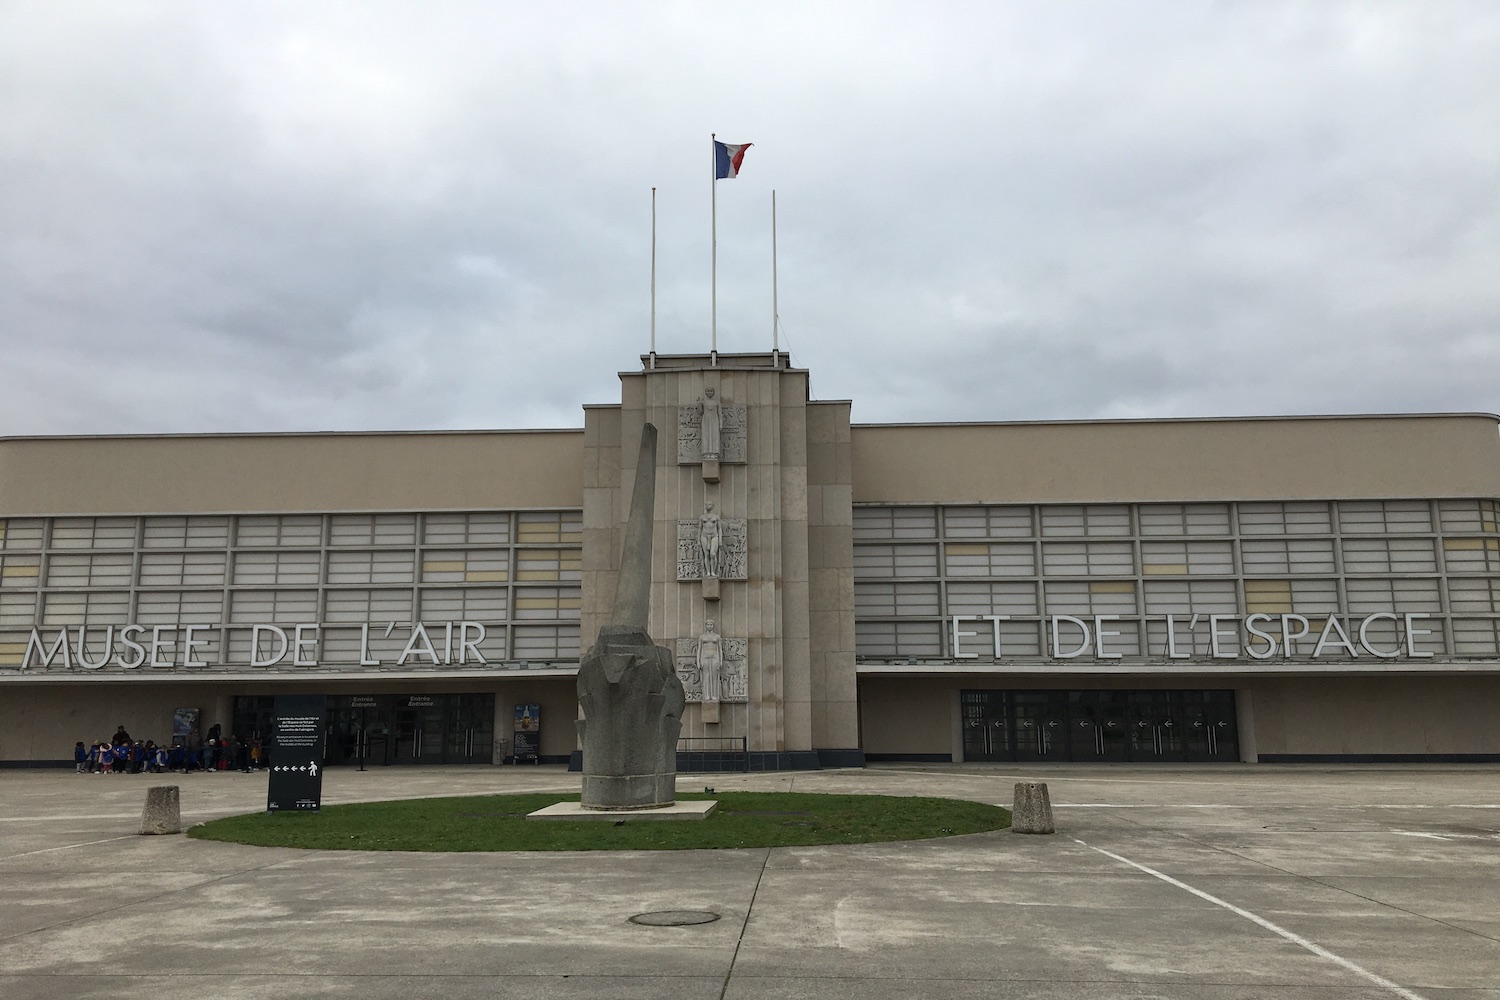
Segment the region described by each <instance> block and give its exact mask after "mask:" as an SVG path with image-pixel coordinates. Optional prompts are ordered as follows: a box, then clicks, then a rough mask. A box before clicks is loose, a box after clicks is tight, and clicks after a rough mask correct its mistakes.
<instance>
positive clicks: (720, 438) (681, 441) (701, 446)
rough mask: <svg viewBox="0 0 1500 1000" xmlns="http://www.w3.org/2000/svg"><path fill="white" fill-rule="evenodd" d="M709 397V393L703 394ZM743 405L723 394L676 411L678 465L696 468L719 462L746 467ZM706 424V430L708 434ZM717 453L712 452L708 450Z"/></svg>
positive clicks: (745, 416) (746, 418)
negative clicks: (700, 465)
mask: <svg viewBox="0 0 1500 1000" xmlns="http://www.w3.org/2000/svg"><path fill="white" fill-rule="evenodd" d="M704 392H705V393H707V389H705V390H704ZM748 420H749V411H748V410H747V409H746V407H745V404H744V403H731V402H729V401H728V400H726V399H724V396H723V394H722V393H720V392H717V391H716V392H715V393H714V394H713V396H712V397H709V396H707V395H705V397H704V398H703V399H700V400H699V401H698V402H696V403H686V404H684V405H682V406H679V407H678V408H677V464H678V465H697V464H699V463H700V462H705V461H710V460H716V461H718V462H721V463H723V464H725V465H743V464H745V459H746V445H745V425H746V423H747V421H748ZM705 424H707V429H706V430H705ZM710 447H713V448H715V449H717V450H716V451H715V452H710V451H709V448H710Z"/></svg>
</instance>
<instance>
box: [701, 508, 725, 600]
mask: <svg viewBox="0 0 1500 1000" xmlns="http://www.w3.org/2000/svg"><path fill="white" fill-rule="evenodd" d="M703 508H704V509H703V516H702V517H700V518H698V575H699V577H701V578H702V579H704V580H707V579H709V578H710V577H713V578H715V579H717V578H718V576H719V575H720V570H721V569H722V567H723V563H722V551H723V548H724V525H723V523H722V522H721V521H720V520H719V515H718V514H715V513H714V504H713V501H712V500H710V501H708V503H706V504H704V505H703Z"/></svg>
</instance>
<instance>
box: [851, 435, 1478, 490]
mask: <svg viewBox="0 0 1500 1000" xmlns="http://www.w3.org/2000/svg"><path fill="white" fill-rule="evenodd" d="M1497 421H1500V417H1496V416H1494V415H1493V414H1487V413H1477V414H1432V415H1420V414H1419V415H1411V416H1369V417H1362V416H1361V417H1246V418H1225V419H1205V420H1137V421H1089V422H1058V423H1013V424H856V425H855V426H854V428H853V458H854V469H853V481H854V487H855V493H854V501H855V502H856V503H926V504H931V503H1107V502H1112V501H1118V502H1124V501H1132V502H1139V503H1145V502H1150V501H1164V502H1174V503H1176V502H1191V501H1195V500H1297V499H1322V498H1328V497H1339V498H1345V499H1361V498H1404V497H1419V498H1428V497H1494V496H1500V434H1497V430H1496V424H1497Z"/></svg>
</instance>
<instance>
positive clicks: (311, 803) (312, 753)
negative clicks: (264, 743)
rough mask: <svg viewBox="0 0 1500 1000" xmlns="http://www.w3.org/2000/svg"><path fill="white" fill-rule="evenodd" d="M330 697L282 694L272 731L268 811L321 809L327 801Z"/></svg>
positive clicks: (278, 698)
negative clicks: (325, 779)
mask: <svg viewBox="0 0 1500 1000" xmlns="http://www.w3.org/2000/svg"><path fill="white" fill-rule="evenodd" d="M327 716H328V698H327V697H326V696H324V695H321V694H295V695H286V694H279V695H277V696H276V707H275V718H274V719H273V720H272V723H271V731H272V732H273V733H275V735H276V747H275V749H274V750H272V752H271V780H270V783H269V786H268V789H267V791H266V812H269V813H275V812H292V811H301V812H317V811H318V809H319V808H320V807H321V806H322V804H323V758H324V756H325V753H324V751H325V749H326V747H325V743H326V742H327V732H326V719H327Z"/></svg>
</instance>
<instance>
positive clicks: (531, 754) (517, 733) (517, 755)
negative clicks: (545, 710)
mask: <svg viewBox="0 0 1500 1000" xmlns="http://www.w3.org/2000/svg"><path fill="white" fill-rule="evenodd" d="M510 746H511V759H512V760H513V761H515V762H516V763H517V764H538V763H541V748H542V706H540V705H536V704H530V705H517V706H516V721H515V725H514V727H512V733H511V743H510Z"/></svg>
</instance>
